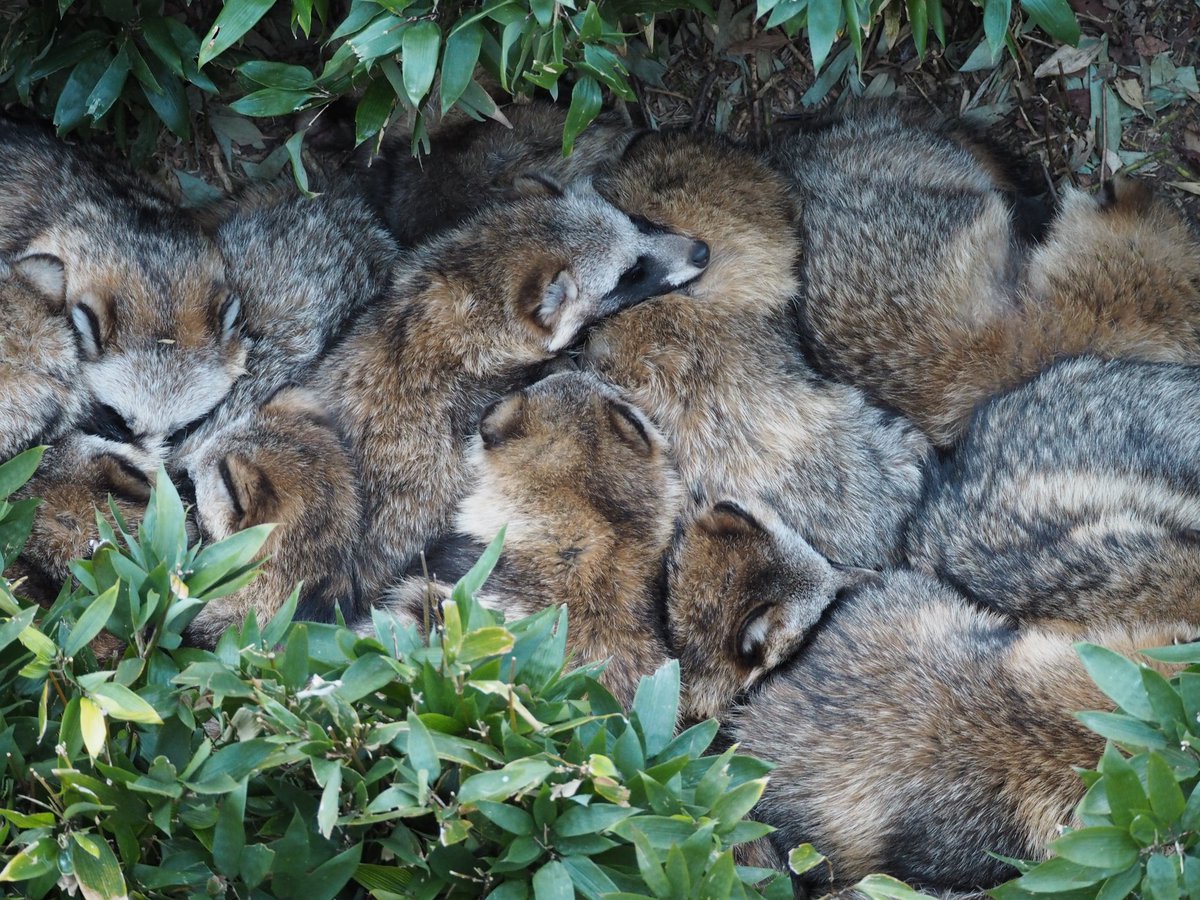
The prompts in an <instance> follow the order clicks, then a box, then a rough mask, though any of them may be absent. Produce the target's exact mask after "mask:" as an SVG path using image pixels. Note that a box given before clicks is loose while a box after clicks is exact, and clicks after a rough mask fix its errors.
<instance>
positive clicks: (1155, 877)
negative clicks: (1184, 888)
mask: <svg viewBox="0 0 1200 900" xmlns="http://www.w3.org/2000/svg"><path fill="white" fill-rule="evenodd" d="M1178 858H1179V857H1177V856H1173V857H1167V856H1159V855H1158V854H1155V855H1154V856H1151V857H1150V858H1149V859H1148V860H1146V877H1145V879H1144V880H1143V881H1142V889H1143V891H1144V893H1145V896H1146V897H1147V900H1179V872H1178V870H1177V869H1176V866H1175V860H1176V859H1178Z"/></svg>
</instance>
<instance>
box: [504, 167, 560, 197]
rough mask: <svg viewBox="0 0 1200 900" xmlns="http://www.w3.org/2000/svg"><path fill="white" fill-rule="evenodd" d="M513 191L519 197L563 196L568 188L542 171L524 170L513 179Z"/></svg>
mask: <svg viewBox="0 0 1200 900" xmlns="http://www.w3.org/2000/svg"><path fill="white" fill-rule="evenodd" d="M513 193H515V194H516V195H517V196H518V197H561V196H563V195H564V194H565V193H566V189H565V188H564V187H563V186H562V183H561V182H560V181H558V180H557V179H555V178H551V177H550V176H549V175H546V174H544V173H542V172H522V173H521V174H520V175H518V176H517V177H516V178H514V179H513Z"/></svg>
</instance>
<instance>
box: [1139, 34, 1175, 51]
mask: <svg viewBox="0 0 1200 900" xmlns="http://www.w3.org/2000/svg"><path fill="white" fill-rule="evenodd" d="M1133 49H1134V50H1136V51H1137V52H1138V53H1140V54H1141V55H1142V56H1157V55H1158V54H1160V53H1162V52H1163V51H1165V50H1170V49H1171V45H1170V44H1168V43H1167V42H1166V41H1164V40H1163V39H1162V38H1156V37H1154V36H1153V35H1149V34H1147V35H1144V36H1143V37H1139V38H1134V39H1133Z"/></svg>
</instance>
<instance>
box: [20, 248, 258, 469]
mask: <svg viewBox="0 0 1200 900" xmlns="http://www.w3.org/2000/svg"><path fill="white" fill-rule="evenodd" d="M121 238H122V240H123V244H122V245H118V244H117V243H116V240H115V238H114V241H113V242H111V243H106V242H104V241H98V240H89V239H87V237H86V236H78V235H70V234H60V233H58V232H57V231H51V232H49V233H47V235H44V236H42V237H40V238H39V239H38V241H35V243H34V246H33V247H31V252H34V253H46V252H55V248H56V247H58V246H63V247H67V248H69V249H70V252H69V253H63V254H61V258H62V259H63V261H64V264H65V276H66V290H65V295H66V300H65V307H66V316H67V320H68V322H69V323H70V326H71V328H72V330H73V332H74V335H75V338H76V341H77V344H78V347H79V356H80V364H81V380H82V383H83V386H84V388H85V389H86V390H87V391H88V392H89V393H90V394H91V396H92V398H93V399H94V401H95V403H94V406H93V409H92V413H91V416H90V417H89V421H88V423H86V428H87V429H88V430H90V431H92V432H93V433H95V434H98V435H101V436H105V437H117V438H118V439H121V440H126V441H130V442H134V443H137V444H139V445H140V446H142V447H144V448H147V449H149V448H151V447H153V446H154V445H156V444H159V443H161V442H162V441H163V440H164V439H165V438H166V437H167V436H169V435H171V434H172V433H173V432H175V431H176V430H178V429H179V428H181V427H183V426H185V425H188V424H190V423H192V422H194V421H196V420H197V419H200V418H203V417H204V416H206V415H207V414H208V413H209V412H210V411H211V410H212V409H213V408H214V407H215V406H216V405H217V404H218V403H219V402H220V401H221V399H222V398H223V397H224V396H225V395H226V394H227V393H228V392H229V389H230V388H231V387H232V385H233V383H234V381H235V380H236V379H237V378H238V377H239V376H240V375H241V374H242V373H243V371H244V363H245V359H246V349H247V348H246V341H245V339H244V338H243V336H242V332H241V312H242V310H241V300H240V299H239V298H238V297H237V296H236V295H234V294H231V293H230V292H229V291H228V290H227V289H226V287H225V282H224V265H223V263H222V261H221V259H220V256H219V255H218V254H217V252H216V250H215V249H214V248H213V247H212V246H211V245H210V244H209V243H208V242H207V241H206V240H204V239H203V238H202V237H200V236H199V235H198V234H189V233H183V234H177V233H175V232H174V231H171V230H167V231H165V232H164V233H163V234H161V235H152V234H149V233H142V232H140V231H138V232H133V231H131V232H130V233H129V234H127V235H122V236H121ZM43 244H44V245H46V248H49V249H46V248H43V247H42V245H43Z"/></svg>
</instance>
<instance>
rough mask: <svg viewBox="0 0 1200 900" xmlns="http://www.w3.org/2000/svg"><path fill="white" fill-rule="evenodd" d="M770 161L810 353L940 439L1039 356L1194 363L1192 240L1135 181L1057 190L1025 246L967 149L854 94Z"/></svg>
mask: <svg viewBox="0 0 1200 900" xmlns="http://www.w3.org/2000/svg"><path fill="white" fill-rule="evenodd" d="M775 161H776V163H777V164H778V165H779V166H780V167H781V168H782V169H783V170H784V171H786V172H787V173H788V174H789V175H790V176H791V177H792V179H793V182H794V184H795V187H796V191H797V196H798V199H799V202H800V203H801V206H802V209H803V212H802V217H801V224H802V230H803V233H804V235H805V261H804V267H803V271H804V276H805V304H804V314H803V317H802V320H803V322H802V324H803V330H804V332H805V336H806V338H807V339H808V340H809V341H811V345H812V352H813V354H814V355H815V357H816V358H817V359H818V361H819V362H820V364H821V366H822V367H823V368H824V369H826V370H827V371H829V372H830V373H832V374H834V375H836V376H837V377H838V378H840V379H842V380H844V381H846V382H848V383H850V384H854V385H857V386H859V387H861V388H862V389H863V390H865V391H867V393H868V394H870V395H871V396H872V397H873V398H875V399H877V400H880V401H882V402H884V403H885V404H887V405H889V406H891V407H893V408H895V409H898V410H900V411H901V412H903V413H905V414H906V415H908V416H909V417H910V418H912V419H913V420H914V421H915V422H916V423H917V424H918V425H919V426H920V427H921V428H922V429H923V430H924V431H925V432H926V433H927V434H928V435H929V436H930V438H931V439H932V440H933V441H934V443H935V444H938V445H939V446H947V445H949V444H951V443H953V442H954V440H955V439H957V437H958V436H959V435H960V434H961V432H962V429H963V427H964V426H965V424H966V421H967V419H968V418H969V417H970V415H971V413H972V411H973V410H974V409H975V408H976V407H977V406H979V405H980V404H981V403H983V402H984V401H986V400H987V399H988V398H989V397H991V396H994V395H996V394H998V393H1000V392H1002V391H1004V390H1007V389H1010V388H1012V387H1014V386H1016V385H1018V384H1020V383H1022V382H1023V381H1025V380H1026V379H1028V378H1029V377H1031V376H1032V375H1034V374H1036V373H1037V372H1038V371H1040V370H1041V369H1042V368H1044V367H1045V366H1046V365H1048V364H1049V363H1051V362H1053V361H1054V360H1055V359H1059V358H1062V357H1064V356H1071V355H1078V354H1081V353H1095V354H1099V355H1102V356H1106V357H1122V358H1131V359H1142V360H1173V361H1187V362H1195V361H1196V360H1197V359H1200V357H1198V356H1197V351H1198V350H1200V245H1198V244H1197V242H1196V240H1195V238H1194V237H1193V236H1192V235H1191V234H1190V233H1189V231H1188V228H1187V226H1186V224H1185V223H1184V222H1183V221H1182V220H1181V219H1180V218H1179V217H1178V215H1176V214H1175V213H1174V212H1173V211H1171V210H1170V209H1168V208H1167V207H1166V205H1165V204H1162V203H1160V202H1157V201H1155V200H1154V199H1153V198H1152V197H1151V195H1150V192H1149V190H1148V188H1146V187H1144V186H1141V185H1138V184H1136V183H1133V182H1128V181H1118V182H1117V183H1116V184H1115V185H1114V187H1113V189H1112V190H1111V191H1110V192H1109V193H1108V194H1107V195H1106V196H1105V197H1103V198H1100V199H1091V198H1089V197H1087V196H1085V195H1084V194H1082V193H1080V192H1078V191H1075V190H1073V189H1072V190H1068V192H1067V194H1066V195H1065V197H1064V198H1063V202H1062V205H1061V208H1060V210H1059V211H1058V213H1057V214H1056V216H1055V217H1054V218H1053V220H1052V221H1051V223H1050V227H1049V231H1048V233H1047V235H1046V236H1045V239H1044V241H1043V242H1042V243H1041V244H1039V245H1036V246H1032V247H1031V246H1027V245H1026V244H1025V243H1024V241H1023V240H1022V236H1021V234H1020V229H1019V226H1018V222H1017V221H1016V217H1015V214H1014V211H1013V209H1014V200H1013V197H1012V195H1011V188H1012V183H1011V182H1010V181H1009V180H1008V179H1007V176H1006V175H1005V174H1004V172H1003V171H1002V170H1001V169H1000V168H998V167H997V165H996V164H995V163H994V162H993V161H992V160H990V159H989V158H988V157H987V156H986V154H981V153H980V150H979V145H978V144H976V143H973V142H971V141H970V140H965V139H964V137H963V135H962V134H961V133H959V132H956V131H954V130H953V129H948V128H946V127H944V126H937V125H934V124H931V123H930V122H929V121H927V120H925V119H923V118H922V117H919V116H917V117H914V116H913V115H912V114H910V113H906V112H905V111H903V110H898V109H896V108H894V107H890V106H882V105H873V104H872V105H867V106H865V107H863V108H861V109H859V110H856V111H852V112H851V113H849V114H848V115H847V116H846V117H845V118H844V119H842V120H840V121H837V122H834V123H832V124H830V125H828V126H827V127H825V128H823V129H819V130H814V131H803V132H801V133H800V134H799V135H797V136H796V137H795V138H794V139H793V140H792V141H791V142H789V143H785V144H784V145H783V146H782V147H781V148H780V149H779V150H778V151H777V152H776V154H775Z"/></svg>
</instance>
